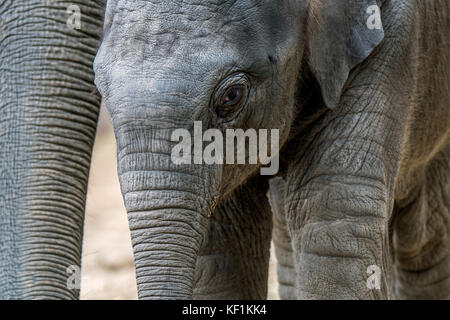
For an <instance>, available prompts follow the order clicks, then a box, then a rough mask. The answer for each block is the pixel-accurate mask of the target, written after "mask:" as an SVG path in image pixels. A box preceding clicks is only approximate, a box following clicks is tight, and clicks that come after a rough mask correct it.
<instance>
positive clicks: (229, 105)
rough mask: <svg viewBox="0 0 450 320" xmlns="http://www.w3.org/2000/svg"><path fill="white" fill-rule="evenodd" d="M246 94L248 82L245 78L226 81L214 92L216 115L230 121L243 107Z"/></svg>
mask: <svg viewBox="0 0 450 320" xmlns="http://www.w3.org/2000/svg"><path fill="white" fill-rule="evenodd" d="M230 82H231V83H232V84H231V85H230ZM222 88H224V89H222ZM248 93H249V82H248V80H247V78H246V77H244V76H243V75H239V76H237V77H236V76H235V77H232V79H227V80H226V81H225V83H223V85H221V86H219V88H218V90H217V92H216V99H214V100H215V103H214V109H215V111H216V114H217V115H218V116H219V117H220V118H222V119H226V120H231V118H232V117H233V116H235V115H236V114H237V113H238V111H239V110H241V109H242V107H244V105H245V102H246V101H247V96H248Z"/></svg>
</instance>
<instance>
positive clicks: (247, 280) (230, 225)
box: [194, 176, 272, 299]
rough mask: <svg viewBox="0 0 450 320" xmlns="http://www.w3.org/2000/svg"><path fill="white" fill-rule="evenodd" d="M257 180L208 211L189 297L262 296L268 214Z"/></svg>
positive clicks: (262, 183) (263, 184)
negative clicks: (209, 212)
mask: <svg viewBox="0 0 450 320" xmlns="http://www.w3.org/2000/svg"><path fill="white" fill-rule="evenodd" d="M261 180H263V178H261V177H259V176H258V177H256V178H254V179H252V180H250V181H249V182H248V183H247V184H246V185H245V186H242V187H240V188H239V189H238V190H235V191H234V192H233V194H232V195H230V196H229V197H228V198H227V199H226V200H224V201H223V202H221V203H220V204H219V205H218V207H217V208H216V210H215V212H213V213H212V216H211V218H210V220H209V224H208V231H207V233H206V236H205V237H204V240H203V243H202V247H201V250H200V255H199V257H198V259H197V266H196V271H195V283H196V286H195V289H194V298H196V299H266V298H267V280H268V268H269V256H270V239H271V230H272V213H271V211H270V206H269V203H268V201H267V198H266V196H265V194H266V191H267V183H266V182H265V181H261Z"/></svg>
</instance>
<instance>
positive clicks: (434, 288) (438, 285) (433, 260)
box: [394, 144, 450, 299]
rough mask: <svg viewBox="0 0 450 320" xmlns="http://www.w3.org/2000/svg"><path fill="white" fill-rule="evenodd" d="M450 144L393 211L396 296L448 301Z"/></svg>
mask: <svg viewBox="0 0 450 320" xmlns="http://www.w3.org/2000/svg"><path fill="white" fill-rule="evenodd" d="M449 159H450V144H448V146H447V148H446V150H443V151H442V152H440V153H439V154H437V155H436V156H435V158H434V159H433V160H432V161H431V163H430V164H429V165H428V168H426V169H424V170H423V174H421V175H420V178H419V179H416V181H420V182H419V183H420V185H419V186H418V188H417V189H418V190H419V192H417V193H415V194H416V196H415V197H414V198H412V201H408V203H407V204H406V205H402V206H400V205H398V206H397V207H396V210H395V212H396V218H395V223H394V228H395V229H394V230H395V234H394V245H395V257H396V263H395V275H396V279H395V280H396V286H395V296H396V298H398V299H449V298H450V241H449V239H450V163H449ZM417 189H416V190H417Z"/></svg>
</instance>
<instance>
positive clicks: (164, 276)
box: [0, 0, 450, 299]
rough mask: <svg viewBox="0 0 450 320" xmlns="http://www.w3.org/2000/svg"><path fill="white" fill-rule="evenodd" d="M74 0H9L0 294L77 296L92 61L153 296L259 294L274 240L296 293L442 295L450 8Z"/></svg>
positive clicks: (1, 66)
mask: <svg viewBox="0 0 450 320" xmlns="http://www.w3.org/2000/svg"><path fill="white" fill-rule="evenodd" d="M65 3H66V2H65V1H53V0H45V1H19V0H17V1H6V2H5V1H3V3H1V4H0V14H1V15H2V16H1V19H0V30H2V32H4V33H5V34H4V36H3V37H0V87H2V90H0V124H1V126H0V150H7V152H1V153H0V210H1V212H0V247H1V250H0V297H3V298H4V297H6V298H11V297H13V298H77V296H78V293H77V291H72V290H70V289H69V288H68V286H67V278H68V276H67V272H66V270H68V269H67V268H68V267H69V268H70V267H72V266H73V265H75V266H76V265H77V264H79V263H80V255H81V253H80V252H81V239H82V227H83V212H84V205H85V195H86V186H87V178H88V172H89V161H90V154H91V149H92V144H93V139H94V136H95V125H96V120H97V114H98V104H99V98H98V97H96V96H95V95H92V94H91V92H92V91H93V90H94V74H93V73H94V71H95V84H96V85H97V87H98V91H99V92H100V94H101V95H102V97H103V99H104V101H105V103H106V105H107V107H108V109H109V112H110V115H111V118H112V122H113V125H114V130H115V135H116V140H117V150H118V173H119V178H120V183H121V188H122V192H123V198H124V202H125V206H126V209H127V211H128V218H129V226H130V231H131V237H132V244H133V249H134V261H135V266H136V276H137V284H138V293H139V297H140V298H142V299H186V298H196V299H207V298H214V299H262V298H266V295H267V278H268V261H269V255H270V250H269V247H270V243H271V240H272V239H273V242H274V244H275V249H276V250H275V252H276V255H277V259H278V278H279V280H280V296H281V298H283V299H387V298H400V299H403V298H433V299H438V298H450V38H449V30H450V1H448V0H283V1H275V0H272V1H271V0H170V1H157V0H139V1H138V0H108V1H107V6H106V9H105V12H104V14H103V10H104V6H103V5H102V1H92V0H78V1H77V4H74V5H73V6H70V8H66V7H65ZM66 9H67V10H68V12H69V15H70V16H69V17H70V19H69V20H67V14H66V12H67V11H66ZM103 16H104V24H103V37H102V41H101V45H100V47H99V48H98V52H97V46H98V43H99V41H100V40H99V37H100V30H101V24H102V21H103ZM72 18H73V19H72ZM77 18H78V20H77ZM66 22H67V23H66ZM36 26H38V27H36ZM43 33H45V36H44V35H43ZM30 39H33V41H32V45H30V41H29V40H30ZM96 53H97V55H96V57H95V61H94V68H93V69H94V70H92V68H91V64H92V62H93V60H94V56H95V54H96ZM3 84H5V86H3ZM3 89H5V90H3ZM4 124H5V125H4ZM267 195H268V196H267ZM70 270H72V269H70Z"/></svg>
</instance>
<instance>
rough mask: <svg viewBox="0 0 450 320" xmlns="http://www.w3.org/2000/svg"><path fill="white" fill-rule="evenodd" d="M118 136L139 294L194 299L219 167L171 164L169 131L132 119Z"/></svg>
mask: <svg viewBox="0 0 450 320" xmlns="http://www.w3.org/2000/svg"><path fill="white" fill-rule="evenodd" d="M116 138H117V146H118V172H119V178H120V183H121V188H122V193H123V197H124V202H125V206H126V209H127V212H128V220H129V226H130V231H131V238H132V244H133V250H134V259H135V266H136V279H137V284H138V293H139V298H140V299H191V298H192V295H193V281H194V271H195V265H196V261H197V256H198V253H199V250H200V246H201V243H202V240H203V235H204V234H205V232H206V227H207V220H208V219H207V217H208V214H209V212H210V211H211V210H212V208H211V206H212V199H213V198H214V196H212V195H211V193H210V192H211V191H212V190H215V189H214V186H215V185H216V184H214V183H212V182H211V181H217V180H216V178H217V176H218V172H217V168H216V167H213V166H204V167H203V168H202V166H201V165H197V166H196V165H178V166H177V165H175V164H173V163H172V162H171V159H170V153H171V147H172V146H173V142H171V141H170V130H168V129H155V128H151V126H148V125H143V126H142V127H140V126H139V125H136V123H133V124H131V125H124V126H122V127H120V128H119V129H117V128H116ZM206 190H208V191H206Z"/></svg>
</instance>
